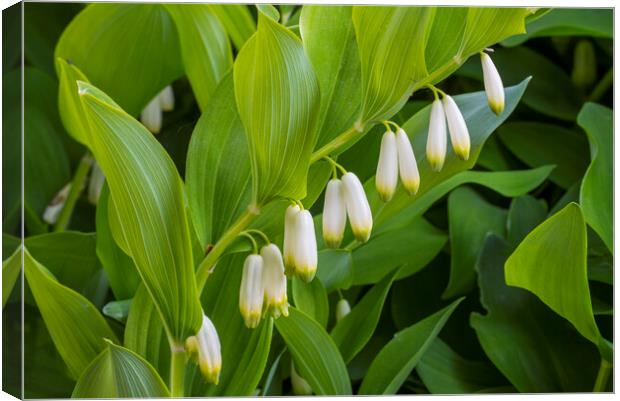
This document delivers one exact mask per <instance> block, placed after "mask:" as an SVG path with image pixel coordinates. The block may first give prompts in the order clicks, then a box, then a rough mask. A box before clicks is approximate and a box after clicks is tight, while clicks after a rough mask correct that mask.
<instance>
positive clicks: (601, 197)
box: [577, 103, 613, 252]
mask: <svg viewBox="0 0 620 401" xmlns="http://www.w3.org/2000/svg"><path fill="white" fill-rule="evenodd" d="M577 122H578V124H579V125H580V126H581V127H582V128H583V129H584V130H585V131H586V133H587V134H588V140H589V141H590V158H591V160H592V162H591V163H590V166H589V167H588V170H587V171H586V174H585V176H584V177H583V181H582V184H581V191H580V195H579V202H580V203H581V206H582V208H583V214H584V216H585V219H586V222H587V223H588V224H589V225H590V227H592V228H593V229H594V231H596V233H597V234H598V235H599V236H600V237H601V239H602V240H603V241H604V242H605V245H607V249H609V251H610V252H613V192H612V191H613V189H612V188H613V176H612V174H611V171H612V169H613V146H612V144H613V118H612V111H611V110H609V109H608V108H606V107H603V106H599V105H597V104H595V103H586V104H585V105H584V106H583V108H582V109H581V112H579V115H578V116H577Z"/></svg>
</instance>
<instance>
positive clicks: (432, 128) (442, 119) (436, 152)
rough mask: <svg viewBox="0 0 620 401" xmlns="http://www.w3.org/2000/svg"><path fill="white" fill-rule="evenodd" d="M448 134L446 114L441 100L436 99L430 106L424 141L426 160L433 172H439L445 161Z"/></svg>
mask: <svg viewBox="0 0 620 401" xmlns="http://www.w3.org/2000/svg"><path fill="white" fill-rule="evenodd" d="M447 142H448V133H447V132H446V114H445V113H444V111H443V104H442V103H441V100H439V99H436V100H435V101H434V102H433V105H432V106H431V120H430V123H429V125H428V138H427V140H426V159H427V160H428V163H429V164H430V166H431V169H433V170H434V171H441V169H442V168H443V163H444V161H445V159H446V150H447Z"/></svg>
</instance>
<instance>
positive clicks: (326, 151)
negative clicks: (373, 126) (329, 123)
mask: <svg viewBox="0 0 620 401" xmlns="http://www.w3.org/2000/svg"><path fill="white" fill-rule="evenodd" d="M363 132H364V128H363V127H362V126H361V125H359V124H357V123H356V124H354V125H353V126H352V127H351V128H349V129H348V130H346V131H345V132H343V133H342V134H340V135H338V136H337V137H336V138H334V140H332V141H331V142H329V143H328V144H327V145H325V146H323V147H322V148H320V149H318V150H317V151H316V152H314V153H312V156H310V164H313V163H316V162H317V161H319V160H321V159H322V158H324V157H326V156H329V155H330V154H331V153H333V152H334V151H336V150H338V149H339V148H340V147H342V146H343V145H345V144H347V143H348V142H349V141H351V140H353V139H355V138H356V137H358V136H360V135H362V133H363Z"/></svg>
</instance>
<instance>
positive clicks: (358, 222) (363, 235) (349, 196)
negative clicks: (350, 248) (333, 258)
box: [342, 172, 372, 242]
mask: <svg viewBox="0 0 620 401" xmlns="http://www.w3.org/2000/svg"><path fill="white" fill-rule="evenodd" d="M342 185H343V188H344V201H345V205H346V207H347V215H348V216H349V221H350V222H351V229H352V230H353V235H355V238H356V239H357V240H358V241H360V242H366V241H368V238H370V232H371V231H372V213H371V212H370V206H369V205H368V199H367V198H366V193H364V187H363V186H362V183H361V182H360V180H359V178H357V176H356V175H355V174H353V173H351V172H348V173H346V174H344V175H343V176H342Z"/></svg>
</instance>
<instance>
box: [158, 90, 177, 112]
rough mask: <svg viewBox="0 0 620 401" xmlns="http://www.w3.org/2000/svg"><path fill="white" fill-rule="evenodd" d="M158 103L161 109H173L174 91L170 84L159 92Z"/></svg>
mask: <svg viewBox="0 0 620 401" xmlns="http://www.w3.org/2000/svg"><path fill="white" fill-rule="evenodd" d="M157 96H158V97H159V105H160V106H161V109H162V110H163V111H172V110H174V92H173V91H172V86H171V85H168V86H166V87H165V88H164V89H162V91H161V92H159V95H157Z"/></svg>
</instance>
